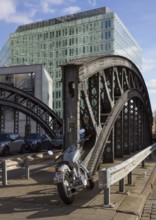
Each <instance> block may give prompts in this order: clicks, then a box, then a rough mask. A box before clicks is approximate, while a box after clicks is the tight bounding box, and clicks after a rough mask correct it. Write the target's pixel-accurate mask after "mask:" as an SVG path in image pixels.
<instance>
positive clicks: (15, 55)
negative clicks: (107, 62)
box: [9, 7, 141, 116]
mask: <svg viewBox="0 0 156 220" xmlns="http://www.w3.org/2000/svg"><path fill="white" fill-rule="evenodd" d="M9 43H10V64H11V65H18V64H40V63H41V64H44V66H45V68H46V69H47V70H48V72H49V73H50V75H51V77H52V79H53V108H54V111H55V112H56V113H58V115H59V116H62V86H61V68H60V65H62V64H65V63H66V62H67V61H69V60H72V59H76V58H81V57H87V56H91V55H110V54H118V55H123V56H126V57H127V58H129V59H131V60H132V61H133V62H134V63H135V64H136V65H137V66H138V67H139V68H141V49H140V47H139V46H138V44H137V43H136V41H135V40H134V39H133V37H132V36H131V34H130V33H129V32H128V30H127V29H126V27H125V26H124V24H123V23H122V22H121V20H120V19H119V18H118V16H117V15H116V14H115V13H114V12H113V11H111V10H110V9H108V8H106V7H104V8H99V9H94V10H91V11H86V12H81V13H78V14H73V15H69V16H63V17H59V18H55V19H50V20H46V21H41V22H36V23H32V24H27V25H23V26H19V27H18V28H17V30H16V32H15V33H13V34H12V35H11V36H10V38H9Z"/></svg>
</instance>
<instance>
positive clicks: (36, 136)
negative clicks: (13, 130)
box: [27, 134, 40, 139]
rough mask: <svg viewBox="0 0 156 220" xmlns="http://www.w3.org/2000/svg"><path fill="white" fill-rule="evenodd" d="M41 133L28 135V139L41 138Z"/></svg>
mask: <svg viewBox="0 0 156 220" xmlns="http://www.w3.org/2000/svg"><path fill="white" fill-rule="evenodd" d="M39 138H40V135H39V134H29V135H28V136H27V139H39Z"/></svg>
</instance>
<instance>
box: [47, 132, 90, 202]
mask: <svg viewBox="0 0 156 220" xmlns="http://www.w3.org/2000/svg"><path fill="white" fill-rule="evenodd" d="M84 132H85V130H84V129H81V130H80V131H79V135H80V137H82V136H83V135H84ZM85 140H86V139H84V138H80V141H79V145H78V146H79V147H77V144H75V145H72V146H69V147H68V148H67V149H66V150H65V151H64V152H62V153H61V154H60V155H59V157H58V158H57V159H56V166H55V174H54V178H53V181H54V183H55V184H56V185H57V191H58V194H59V197H60V199H61V200H62V201H63V202H64V203H65V204H71V203H72V202H73V201H74V197H75V194H76V193H77V192H78V191H80V190H81V189H83V188H86V189H93V188H94V181H93V179H92V177H91V176H90V173H89V171H88V169H87V168H86V167H85V166H84V165H83V163H82V160H81V149H82V146H83V143H84V141H85ZM49 154H52V152H49Z"/></svg>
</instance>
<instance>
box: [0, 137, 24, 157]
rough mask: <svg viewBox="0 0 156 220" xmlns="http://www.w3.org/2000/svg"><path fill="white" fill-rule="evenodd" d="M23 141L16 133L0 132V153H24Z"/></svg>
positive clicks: (6, 154) (3, 154)
mask: <svg viewBox="0 0 156 220" xmlns="http://www.w3.org/2000/svg"><path fill="white" fill-rule="evenodd" d="M24 152H25V142H24V140H23V139H22V138H21V137H20V135H19V134H17V133H6V134H0V155H2V156H8V155H10V154H17V153H24Z"/></svg>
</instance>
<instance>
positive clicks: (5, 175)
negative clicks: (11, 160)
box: [2, 160, 8, 186]
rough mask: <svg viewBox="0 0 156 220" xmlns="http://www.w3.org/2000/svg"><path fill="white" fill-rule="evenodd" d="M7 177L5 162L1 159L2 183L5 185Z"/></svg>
mask: <svg viewBox="0 0 156 220" xmlns="http://www.w3.org/2000/svg"><path fill="white" fill-rule="evenodd" d="M7 180H8V178H7V164H6V161H5V160H4V161H2V185H3V186H7V184H8V181H7Z"/></svg>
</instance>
